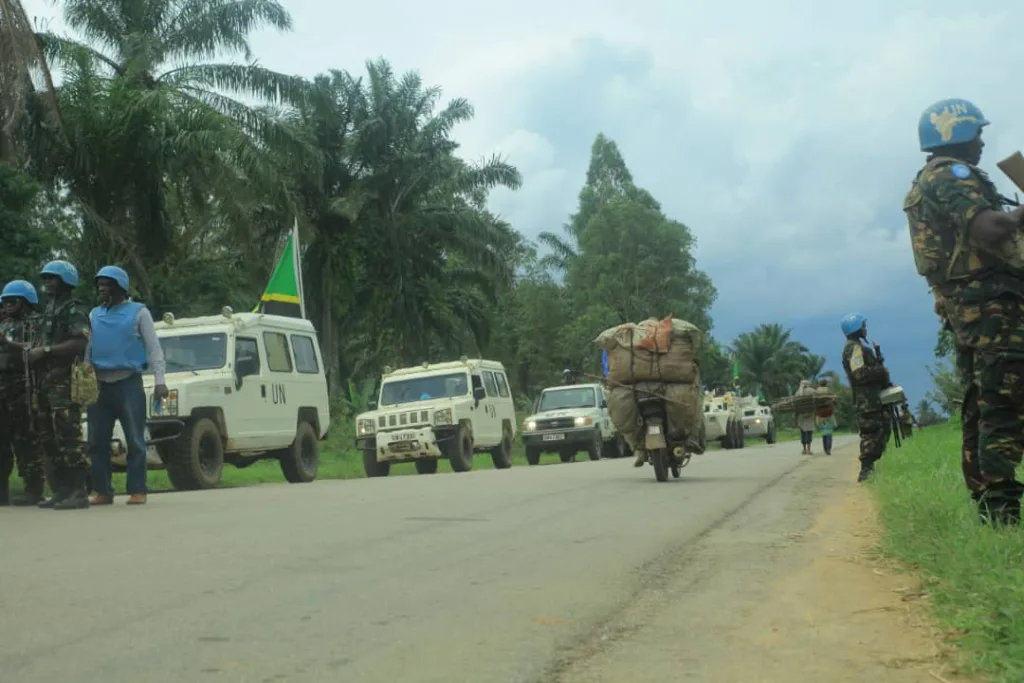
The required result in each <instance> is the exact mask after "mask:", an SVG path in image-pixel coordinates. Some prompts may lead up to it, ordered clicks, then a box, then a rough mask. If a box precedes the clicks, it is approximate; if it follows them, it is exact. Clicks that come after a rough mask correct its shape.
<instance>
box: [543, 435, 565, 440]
mask: <svg viewBox="0 0 1024 683" xmlns="http://www.w3.org/2000/svg"><path fill="white" fill-rule="evenodd" d="M543 439H544V441H562V440H563V439H565V434H545V435H544V437H543Z"/></svg>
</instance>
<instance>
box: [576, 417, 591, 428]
mask: <svg viewBox="0 0 1024 683" xmlns="http://www.w3.org/2000/svg"><path fill="white" fill-rule="evenodd" d="M573 422H575V423H576V426H577V427H585V426H587V425H592V424H594V418H592V417H577V418H576V419H575V420H573Z"/></svg>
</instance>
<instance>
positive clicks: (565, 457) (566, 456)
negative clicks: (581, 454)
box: [558, 451, 576, 462]
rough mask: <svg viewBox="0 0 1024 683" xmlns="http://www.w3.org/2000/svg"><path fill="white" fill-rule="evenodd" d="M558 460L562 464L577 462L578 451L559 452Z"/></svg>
mask: <svg viewBox="0 0 1024 683" xmlns="http://www.w3.org/2000/svg"><path fill="white" fill-rule="evenodd" d="M558 459H559V460H561V461H562V462H576V451H559V452H558Z"/></svg>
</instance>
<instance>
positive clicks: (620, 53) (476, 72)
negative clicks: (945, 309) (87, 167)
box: [26, 0, 1024, 401]
mask: <svg viewBox="0 0 1024 683" xmlns="http://www.w3.org/2000/svg"><path fill="white" fill-rule="evenodd" d="M687 5H689V6H690V7H687ZM700 5H703V7H700ZM981 5H985V6H987V9H982V8H981V7H980V6H981ZM1015 5H1017V3H1014V2H1011V1H1010V0H997V1H996V2H991V3H964V2H963V1H962V0H928V1H927V2H925V1H919V0H903V2H901V3H899V5H896V4H893V5H889V3H888V2H882V1H881V0H862V1H861V2H858V3H853V4H850V3H842V4H840V3H835V2H813V1H811V0H775V1H774V2H771V3H765V2H755V1H754V0H718V1H716V2H707V3H696V2H691V3H680V2H669V1H667V0H631V1H629V2H627V1H626V0H617V1H614V2H610V1H607V0H586V1H585V2H584V1H582V0H521V1H520V2H518V3H513V4H511V5H509V4H504V3H502V4H500V5H498V4H495V3H488V2H483V1H482V0H477V1H475V2H474V1H471V0H433V1H431V2H426V1H423V2H413V0H400V1H399V0H377V2H375V3H366V4H365V5H364V4H362V3H335V2H330V1H328V0H291V1H290V2H286V3H285V7H286V8H287V9H288V10H289V11H290V12H291V14H292V18H293V20H294V24H295V28H294V31H293V32H292V33H290V34H285V35H280V34H276V33H265V34H260V35H257V36H255V37H254V39H253V47H254V50H255V52H256V53H257V54H258V55H259V57H260V61H261V62H262V64H263V65H265V66H267V67H270V68H273V69H276V70H279V71H284V72H287V73H294V74H301V75H304V76H312V75H314V74H315V73H317V72H319V71H322V70H324V69H326V68H338V69H347V70H350V71H353V72H356V73H359V72H361V71H362V70H363V63H364V61H365V60H366V59H372V58H376V57H378V56H384V57H386V58H387V59H388V60H390V61H391V63H392V66H393V67H394V68H395V69H396V70H398V71H406V70H411V69H415V70H418V71H419V72H420V73H421V75H422V76H423V78H424V80H425V81H426V82H427V83H428V84H437V85H440V86H441V87H443V89H444V95H445V97H446V98H448V97H460V96H461V97H467V98H468V99H469V100H470V101H471V102H472V104H473V105H474V106H475V108H476V119H475V120H474V121H473V122H472V123H471V124H467V125H464V126H463V127H461V128H460V129H458V130H457V131H456V137H457V138H458V139H459V141H460V142H461V143H462V144H463V153H464V155H465V156H468V157H470V158H475V157H480V156H483V155H490V154H492V153H494V152H499V153H502V154H504V155H506V156H507V157H508V159H509V160H510V161H511V162H512V163H514V164H516V165H517V166H518V167H519V169H520V170H521V171H522V173H523V177H524V182H523V187H522V189H520V190H519V191H517V192H496V193H494V195H493V196H492V202H491V204H492V208H493V209H494V210H496V211H497V212H499V213H500V214H501V215H502V216H504V217H505V218H506V219H507V220H509V221H510V222H511V223H512V224H513V225H514V226H515V227H516V228H517V229H518V230H519V231H520V232H522V233H523V234H524V235H526V236H527V237H534V236H536V235H537V233H539V232H541V231H543V230H553V231H558V230H560V229H561V225H562V224H563V222H564V221H565V220H566V218H567V217H568V215H569V214H570V213H571V212H572V211H573V210H574V209H575V206H576V197H577V193H578V192H579V188H580V186H581V184H582V182H583V179H584V172H585V169H586V165H587V161H588V156H589V151H590V145H591V143H592V142H593V139H594V136H595V135H596V134H597V133H598V132H599V131H603V132H604V133H605V134H606V135H608V136H610V137H611V138H612V139H614V140H615V141H616V142H617V143H618V145H619V148H620V150H621V151H622V153H623V155H624V157H625V159H626V163H627V165H628V166H629V168H630V170H631V171H632V173H633V176H634V178H635V180H636V182H637V183H638V184H639V185H641V186H643V187H645V188H646V189H648V190H649V191H651V192H652V193H653V194H654V196H655V197H657V198H658V199H659V201H661V203H662V205H663V207H664V210H665V212H666V213H667V214H668V215H669V216H670V217H672V218H675V219H678V220H681V221H683V222H684V223H686V224H687V225H688V226H689V227H690V229H691V230H692V231H693V232H694V234H695V235H696V237H697V241H698V246H697V251H696V257H697V262H698V266H699V267H700V268H702V269H704V270H705V271H707V272H708V273H709V274H710V275H711V277H712V278H713V279H714V282H715V285H716V286H717V288H718V292H719V298H718V301H717V302H716V304H715V306H714V309H713V311H712V314H713V317H714V320H715V329H714V330H713V333H714V334H715V336H716V337H718V338H720V339H723V340H726V341H728V340H731V339H732V337H733V336H735V335H736V334H737V333H739V332H743V331H745V330H748V329H751V328H753V327H754V326H756V325H757V324H759V323H762V322H776V321H778V322H782V323H784V324H785V325H787V326H790V327H792V328H793V334H794V336H795V337H796V338H797V339H799V340H800V341H802V342H804V343H805V344H807V345H808V346H809V347H810V348H811V350H812V351H813V352H815V353H819V354H822V355H825V356H826V357H828V358H829V361H830V363H829V366H830V367H831V368H833V369H836V370H839V371H840V372H841V368H840V367H839V353H840V351H841V348H842V344H843V338H842V336H841V334H840V332H839V320H840V319H841V318H842V317H843V316H844V315H846V314H847V313H849V312H851V311H860V312H862V313H863V314H865V315H866V316H867V317H868V319H869V333H870V334H871V336H872V337H874V339H875V340H876V341H878V342H879V343H880V344H881V345H882V347H883V350H884V351H885V352H886V356H887V360H888V364H889V366H890V367H891V369H892V370H893V375H894V379H895V380H896V381H899V382H902V383H903V384H904V386H906V388H907V389H908V393H910V394H911V398H912V399H914V400H915V401H916V400H917V399H919V398H921V397H923V394H924V392H925V391H926V390H927V389H928V388H929V386H930V380H929V378H928V375H927V373H926V372H925V369H924V367H925V365H926V364H927V363H930V362H931V361H932V357H931V349H932V346H933V344H934V340H935V331H936V327H937V323H936V319H935V316H934V314H933V313H932V311H931V302H932V300H931V297H930V295H928V293H927V288H926V287H925V285H924V282H923V280H922V279H921V278H920V277H919V276H918V275H917V273H916V272H915V270H914V265H913V259H912V256H911V251H910V246H909V238H908V233H907V227H906V220H905V218H904V215H903V212H902V199H903V196H904V194H905V193H906V191H907V189H908V188H909V185H910V183H911V181H912V180H913V177H914V174H915V173H916V171H917V169H918V168H919V167H920V165H921V164H922V163H923V158H924V155H923V154H922V153H920V152H919V151H918V148H917V133H916V126H917V120H918V117H919V116H920V114H921V111H922V110H923V108H924V107H925V106H927V105H928V104H930V103H932V102H933V101H935V100H937V99H941V98H945V97H966V98H968V99H971V100H973V101H974V102H975V103H976V104H977V105H978V106H980V107H981V108H982V110H983V111H984V112H985V114H986V116H987V117H988V118H989V120H990V121H992V122H993V123H992V125H991V126H990V127H989V128H988V129H987V132H986V142H987V148H986V157H985V159H983V160H982V166H983V167H985V168H988V169H989V170H990V172H991V174H992V176H993V178H994V179H995V180H996V182H997V184H998V185H999V186H1000V189H1002V190H1003V192H1004V193H1008V194H1010V195H1011V196H1012V194H1013V191H1014V188H1013V186H1012V184H1011V183H1009V181H1007V180H1005V178H1003V176H1002V174H1001V173H1000V172H999V171H998V169H997V168H995V162H996V161H997V160H998V159H1001V158H1002V157H1003V156H1005V155H1006V154H1009V153H1010V152H1012V151H1014V150H1016V149H1018V148H1024V117H1022V116H1021V112H1022V111H1024V95H1022V94H1020V88H1019V86H1018V84H1019V81H1018V79H1017V76H1018V75H1019V73H1020V66H1021V65H1022V64H1024V43H1022V42H1021V41H1020V39H1019V29H1020V26H1021V19H1022V18H1024V9H1021V8H1019V7H1018V9H1017V10H1016V11H1014V10H1013V7H1014V6H1015ZM887 6H889V8H887ZM897 6H899V7H900V9H895V8H896V7H897ZM55 7H56V6H55V5H54V4H53V3H52V1H51V0H27V1H26V8H27V9H28V11H29V13H30V14H32V15H35V16H39V17H55V16H57V15H58V10H57V9H56V8H55ZM53 26H54V28H56V29H58V30H60V28H61V26H60V24H59V23H55V24H54V25H53Z"/></svg>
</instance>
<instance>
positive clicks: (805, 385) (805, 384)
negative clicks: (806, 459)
mask: <svg viewBox="0 0 1024 683" xmlns="http://www.w3.org/2000/svg"><path fill="white" fill-rule="evenodd" d="M813 395H814V387H812V386H811V383H810V382H809V381H808V380H806V379H802V380H800V386H799V388H797V390H796V394H794V396H813ZM796 428H797V429H799V430H800V444H801V445H802V446H803V450H802V451H801V453H803V454H804V455H814V453H813V452H812V451H811V446H812V445H813V444H814V411H813V410H809V411H807V412H805V413H797V414H796Z"/></svg>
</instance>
